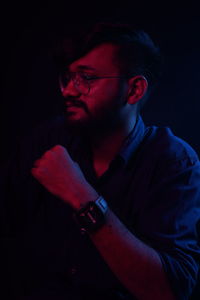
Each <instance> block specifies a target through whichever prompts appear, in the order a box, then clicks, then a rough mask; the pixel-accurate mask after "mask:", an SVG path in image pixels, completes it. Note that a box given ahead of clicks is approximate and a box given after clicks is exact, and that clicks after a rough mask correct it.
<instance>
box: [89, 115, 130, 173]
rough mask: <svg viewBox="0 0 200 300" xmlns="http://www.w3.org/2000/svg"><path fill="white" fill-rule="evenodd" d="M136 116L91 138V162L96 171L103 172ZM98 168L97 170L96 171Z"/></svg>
mask: <svg viewBox="0 0 200 300" xmlns="http://www.w3.org/2000/svg"><path fill="white" fill-rule="evenodd" d="M135 123H136V117H134V118H132V119H131V120H129V122H127V123H126V124H121V125H118V126H116V127H115V128H112V129H110V130H109V131H108V130H107V131H106V132H101V133H99V134H98V135H96V136H95V137H93V138H92V149H93V163H94V167H95V169H96V172H97V173H99V174H100V173H103V171H105V169H106V168H107V167H108V165H109V163H110V162H111V161H112V160H113V159H114V157H115V155H116V154H117V153H118V152H119V150H120V148H121V146H122V143H123V141H124V140H125V138H126V137H127V136H128V134H129V133H130V132H131V130H132V129H133V128H134V126H135ZM98 169H99V172H98Z"/></svg>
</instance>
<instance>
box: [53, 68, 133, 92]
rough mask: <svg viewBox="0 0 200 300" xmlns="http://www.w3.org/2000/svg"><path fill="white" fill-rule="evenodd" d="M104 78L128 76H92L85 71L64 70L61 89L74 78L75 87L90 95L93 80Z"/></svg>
mask: <svg viewBox="0 0 200 300" xmlns="http://www.w3.org/2000/svg"><path fill="white" fill-rule="evenodd" d="M103 78H128V77H126V76H102V77H99V76H92V75H88V74H86V73H83V72H68V71H67V72H64V73H61V75H60V78H59V83H60V88H61V91H62V90H64V89H65V88H66V87H67V86H68V84H69V82H70V81H71V80H72V82H73V84H74V87H75V88H76V89H77V91H79V92H80V93H81V94H83V95H88V94H89V92H90V88H91V83H92V82H93V80H98V79H103Z"/></svg>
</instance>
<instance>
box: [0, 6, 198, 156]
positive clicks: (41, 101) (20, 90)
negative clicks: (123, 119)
mask: <svg viewBox="0 0 200 300" xmlns="http://www.w3.org/2000/svg"><path fill="white" fill-rule="evenodd" d="M0 19H1V25H0V28H1V36H0V38H1V47H0V48H1V49H0V50H1V51H0V54H1V56H0V59H1V73H2V79H1V85H2V88H1V112H0V117H1V159H3V158H4V157H5V156H6V155H7V154H8V153H9V152H10V149H12V146H13V143H14V142H15V138H16V136H20V135H21V134H24V132H27V131H28V130H29V128H31V127H32V126H35V124H37V123H38V122H41V121H42V120H45V119H48V118H50V117H51V116H54V115H55V114H59V112H61V111H62V109H63V106H62V99H61V95H60V92H59V89H58V81H57V73H56V70H55V66H54V64H53V61H52V59H51V54H50V53H51V49H52V46H53V45H54V44H55V41H56V40H57V39H58V37H59V36H60V35H61V33H63V32H65V31H66V32H68V33H70V32H72V34H76V31H77V30H78V28H80V27H84V26H86V27H87V26H88V24H89V25H90V24H92V23H94V22H96V21H99V20H111V21H112V20H115V21H124V22H130V23H132V24H134V25H135V27H137V28H141V29H144V30H145V31H147V32H148V33H149V34H150V35H151V37H152V38H153V39H154V41H155V42H156V43H157V44H158V45H159V46H160V48H161V51H162V53H163V54H164V56H165V72H164V74H163V77H162V80H161V82H160V84H159V86H158V88H157V90H156V91H155V92H154V94H153V95H152V97H151V100H149V102H148V103H147V104H146V106H145V108H144V111H143V114H142V115H143V118H144V120H145V122H146V124H155V125H164V126H170V127H171V129H172V130H173V131H174V133H175V134H176V135H178V136H180V137H181V138H183V139H185V140H186V141H188V142H189V143H190V144H191V145H192V146H193V147H194V148H195V150H196V151H197V152H198V154H200V139H199V127H200V118H199V111H200V103H199V102H200V99H199V94H200V59H199V53H200V36H199V29H200V12H199V9H198V6H197V4H196V5H195V3H192V2H190V3H188V2H187V3H181V2H180V4H179V3H178V2H176V3H175V2H174V3H170V2H169V1H168V2H160V3H156V2H155V3H153V2H149V1H146V2H144V1H143V2H141V3H138V2H134V1H122V2H120V3H115V4H112V3H111V2H109V1H107V3H104V2H96V3H95V2H84V3H83V2H76V1H73V2H69V1H54V2H49V3H48V2H40V3H39V2H35V1H29V2H27V3H22V2H6V3H4V5H3V6H2V7H1V18H0Z"/></svg>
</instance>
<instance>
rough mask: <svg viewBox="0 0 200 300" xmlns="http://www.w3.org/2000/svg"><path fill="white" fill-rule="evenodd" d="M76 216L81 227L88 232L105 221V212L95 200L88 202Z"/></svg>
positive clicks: (97, 227)
mask: <svg viewBox="0 0 200 300" xmlns="http://www.w3.org/2000/svg"><path fill="white" fill-rule="evenodd" d="M76 217H77V220H78V222H79V224H80V226H81V228H83V229H85V230H86V231H88V232H94V231H96V230H98V229H99V228H100V227H101V226H102V225H103V224H104V223H105V214H104V213H103V211H102V210H101V209H100V208H99V206H98V205H96V203H95V202H89V203H88V204H87V206H86V207H84V208H82V209H81V210H80V211H79V213H78V214H77V215H76Z"/></svg>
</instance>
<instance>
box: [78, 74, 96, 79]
mask: <svg viewBox="0 0 200 300" xmlns="http://www.w3.org/2000/svg"><path fill="white" fill-rule="evenodd" d="M81 77H82V78H83V79H84V80H87V81H92V80H94V79H97V77H96V76H95V75H92V74H87V73H83V74H81Z"/></svg>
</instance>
